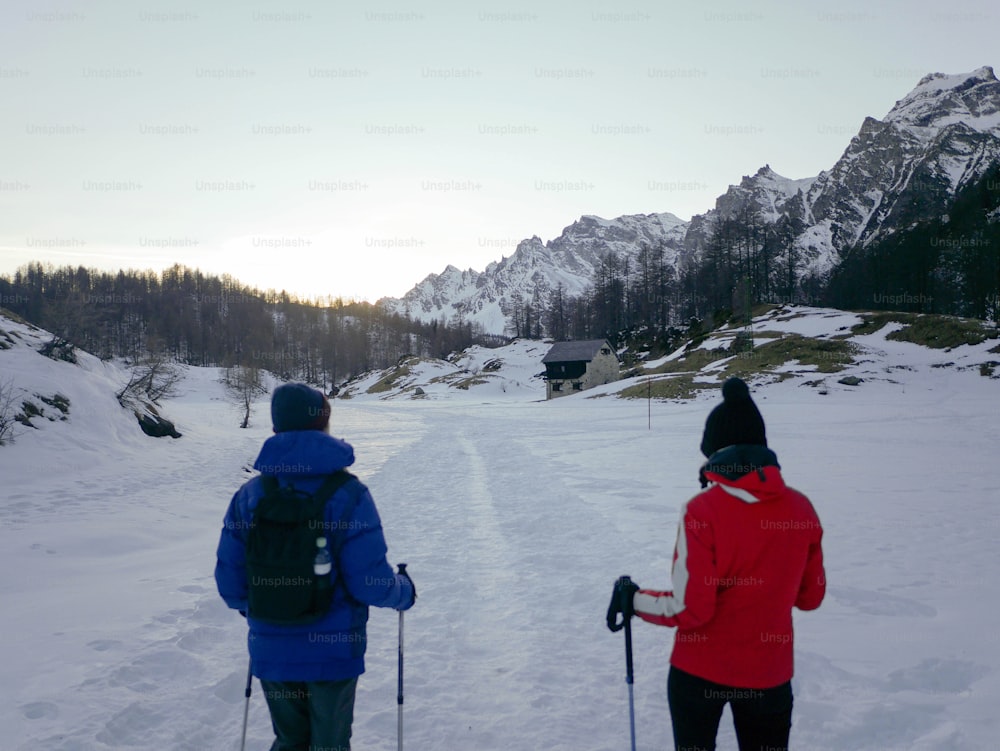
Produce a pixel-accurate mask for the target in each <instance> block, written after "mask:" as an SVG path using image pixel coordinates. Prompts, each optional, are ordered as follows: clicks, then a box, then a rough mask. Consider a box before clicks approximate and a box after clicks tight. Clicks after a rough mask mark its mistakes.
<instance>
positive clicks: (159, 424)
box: [132, 402, 181, 438]
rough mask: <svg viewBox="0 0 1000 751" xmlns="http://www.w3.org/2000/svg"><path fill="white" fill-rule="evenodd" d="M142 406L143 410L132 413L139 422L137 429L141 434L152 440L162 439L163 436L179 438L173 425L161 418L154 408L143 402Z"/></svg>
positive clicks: (179, 435)
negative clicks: (140, 430)
mask: <svg viewBox="0 0 1000 751" xmlns="http://www.w3.org/2000/svg"><path fill="white" fill-rule="evenodd" d="M142 406H143V410H138V409H136V410H133V412H132V413H133V414H134V415H135V417H136V419H137V420H138V421H139V427H140V428H142V432H143V433H145V434H146V435H148V436H151V437H153V438H163V437H165V436H170V437H171V438H180V437H181V434H180V433H178V432H177V428H176V427H174V424H173V423H172V422H171V421H170V420H168V419H166V418H165V417H161V416H160V413H159V412H158V411H157V410H156V407H154V406H153V405H152V404H150V403H149V402H143V405H142Z"/></svg>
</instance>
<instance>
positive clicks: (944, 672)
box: [887, 657, 990, 694]
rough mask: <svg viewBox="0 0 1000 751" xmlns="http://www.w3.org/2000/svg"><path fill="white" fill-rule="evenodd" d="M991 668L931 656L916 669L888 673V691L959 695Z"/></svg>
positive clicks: (903, 669) (918, 664) (915, 667)
mask: <svg viewBox="0 0 1000 751" xmlns="http://www.w3.org/2000/svg"><path fill="white" fill-rule="evenodd" d="M989 672H990V669H989V668H988V667H986V666H985V665H977V664H976V663H974V662H968V661H966V660H957V659H951V658H939V657H929V658H927V659H926V660H922V661H921V662H919V663H917V664H916V665H914V666H913V667H909V668H901V669H899V670H893V671H892V672H891V673H889V677H888V681H887V688H888V690H889V691H924V692H927V693H934V694H960V693H962V692H963V691H968V690H969V689H970V688H971V687H972V684H973V683H975V682H976V681H978V680H979V679H980V678H983V677H985V676H986V675H988V674H989Z"/></svg>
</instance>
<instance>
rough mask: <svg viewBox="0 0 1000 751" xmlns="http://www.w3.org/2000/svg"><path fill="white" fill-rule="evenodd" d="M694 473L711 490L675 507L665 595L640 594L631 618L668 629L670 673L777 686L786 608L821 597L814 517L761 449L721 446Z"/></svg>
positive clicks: (784, 674) (813, 603) (804, 606)
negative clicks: (671, 632)
mask: <svg viewBox="0 0 1000 751" xmlns="http://www.w3.org/2000/svg"><path fill="white" fill-rule="evenodd" d="M703 472H704V476H705V478H706V479H707V480H709V481H710V482H713V483H715V484H714V485H712V486H711V487H709V488H708V489H707V490H705V491H703V492H702V493H699V494H698V495H696V496H695V497H694V498H692V499H691V500H690V501H688V503H687V504H686V505H685V506H684V509H683V510H682V513H681V527H680V529H678V533H677V545H676V548H675V550H674V565H673V585H674V588H673V591H672V592H660V591H654V590H648V589H642V590H640V591H639V592H637V593H636V595H635V598H634V600H633V604H634V607H635V612H636V615H638V616H639V617H640V618H642V619H643V620H645V621H649V622H650V623H655V624H658V625H661V626H675V627H676V628H677V633H676V635H675V637H674V650H673V654H672V656H671V658H670V664H671V665H673V666H675V667H677V668H679V669H680V670H683V671H685V672H688V673H691V674H693V675H696V676H699V677H701V678H704V679H706V680H709V681H714V682H715V683H721V684H725V685H727V686H736V687H741V688H771V687H774V686H778V685H781V684H782V683H785V682H786V681H788V680H790V679H791V677H792V673H793V656H792V606H793V605H794V606H795V607H797V608H799V609H800V610H814V609H816V608H818V607H819V605H820V603H821V602H822V601H823V596H824V594H825V593H826V576H825V574H824V571H823V549H822V544H821V543H822V538H823V529H822V527H821V526H820V522H819V517H818V516H817V515H816V511H815V510H814V509H813V507H812V504H811V503H810V502H809V499H808V498H806V497H805V496H804V495H802V493H799V492H798V491H797V490H793V489H792V488H790V487H788V486H787V485H785V481H784V480H783V479H782V477H781V471H780V469H779V467H778V461H777V457H776V456H775V455H774V452H772V451H770V450H769V449H767V448H764V447H762V446H750V445H739V446H729V447H727V448H725V449H721V450H720V451H717V452H716V453H715V454H713V455H712V456H711V457H710V458H709V462H708V464H706V466H705V468H704V470H703Z"/></svg>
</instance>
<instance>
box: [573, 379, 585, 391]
mask: <svg viewBox="0 0 1000 751" xmlns="http://www.w3.org/2000/svg"><path fill="white" fill-rule="evenodd" d="M573 390H574V391H583V384H582V383H580V381H573Z"/></svg>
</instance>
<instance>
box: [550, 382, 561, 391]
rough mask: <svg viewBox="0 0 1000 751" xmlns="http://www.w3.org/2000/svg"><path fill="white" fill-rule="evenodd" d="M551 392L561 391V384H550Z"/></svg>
mask: <svg viewBox="0 0 1000 751" xmlns="http://www.w3.org/2000/svg"><path fill="white" fill-rule="evenodd" d="M552 390H553V391H562V384H561V383H553V384H552Z"/></svg>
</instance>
